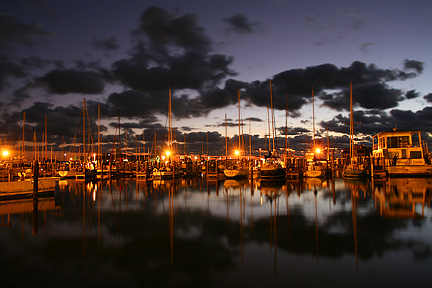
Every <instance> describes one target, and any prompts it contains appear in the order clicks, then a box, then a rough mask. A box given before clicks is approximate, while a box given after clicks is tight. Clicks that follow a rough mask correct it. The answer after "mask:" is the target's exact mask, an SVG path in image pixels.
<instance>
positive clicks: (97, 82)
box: [37, 69, 104, 94]
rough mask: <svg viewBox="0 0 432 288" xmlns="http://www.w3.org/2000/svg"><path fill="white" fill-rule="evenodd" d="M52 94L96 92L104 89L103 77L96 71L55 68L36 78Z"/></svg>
mask: <svg viewBox="0 0 432 288" xmlns="http://www.w3.org/2000/svg"><path fill="white" fill-rule="evenodd" d="M37 81H38V82H39V83H41V84H43V85H44V86H45V87H46V88H47V90H48V91H49V92H50V93H53V94H68V93H81V94H98V93H102V92H103V89H104V81H103V77H102V75H101V74H100V73H98V72H93V71H78V70H74V69H64V70H60V69H55V70H52V71H50V72H48V73H47V74H45V75H44V76H42V77H40V78H38V79H37Z"/></svg>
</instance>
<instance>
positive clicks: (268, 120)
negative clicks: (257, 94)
mask: <svg viewBox="0 0 432 288" xmlns="http://www.w3.org/2000/svg"><path fill="white" fill-rule="evenodd" d="M269 111H270V110H269V108H268V107H267V122H268V123H267V124H268V133H269V134H268V137H269V138H268V151H269V155H270V150H271V144H270V141H271V140H270V112H269ZM266 143H267V141H266Z"/></svg>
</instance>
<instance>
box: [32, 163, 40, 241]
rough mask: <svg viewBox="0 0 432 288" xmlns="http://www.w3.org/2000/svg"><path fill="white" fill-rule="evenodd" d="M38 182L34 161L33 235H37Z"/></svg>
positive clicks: (37, 168)
mask: <svg viewBox="0 0 432 288" xmlns="http://www.w3.org/2000/svg"><path fill="white" fill-rule="evenodd" d="M38 182H39V162H38V161H37V160H35V161H34V165H33V235H37V234H38V208H39V204H38Z"/></svg>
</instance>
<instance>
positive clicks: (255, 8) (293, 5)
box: [0, 0, 432, 154]
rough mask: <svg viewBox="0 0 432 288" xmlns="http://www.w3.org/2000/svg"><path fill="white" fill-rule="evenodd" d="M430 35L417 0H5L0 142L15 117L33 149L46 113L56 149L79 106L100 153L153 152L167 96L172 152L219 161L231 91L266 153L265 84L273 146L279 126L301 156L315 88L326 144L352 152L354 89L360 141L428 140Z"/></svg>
mask: <svg viewBox="0 0 432 288" xmlns="http://www.w3.org/2000/svg"><path fill="white" fill-rule="evenodd" d="M431 27H432V3H431V2H430V1H426V0H425V1H423V0H414V1H381V0H365V1H347V0H345V1H318V0H317V1H312V0H305V1H289V0H229V1H225V0H218V1H207V0H204V1H203V0H201V1H197V0H176V1H174V0H162V1H161V0H159V1H156V0H155V1H139V0H122V1H114V0H92V1H81V0H75V1H65V0H55V1H54V0H51V1H50V0H4V1H2V2H1V3H0V135H1V137H2V142H3V141H5V142H9V143H12V145H14V146H15V148H17V147H20V145H21V144H20V143H19V142H20V141H21V140H20V139H21V137H22V132H20V131H22V128H21V127H22V122H23V114H24V113H23V112H25V115H26V116H25V117H26V119H25V121H26V122H25V125H26V126H25V127H26V136H25V137H26V141H28V142H29V143H30V141H32V137H33V134H34V131H36V134H37V135H38V136H37V137H38V139H39V138H40V139H39V140H40V141H41V139H42V138H41V137H42V135H43V133H44V131H45V120H44V118H45V116H46V117H47V120H48V121H47V122H48V124H47V131H48V133H47V134H48V142H49V143H50V145H53V147H54V149H56V148H57V147H58V145H60V144H62V143H63V141H64V143H66V144H71V143H73V141H74V140H73V138H74V136H76V137H77V139H76V140H75V141H77V142H79V141H81V140H79V139H80V137H82V136H81V135H82V106H83V99H84V98H85V100H86V107H87V110H88V116H89V123H90V129H92V131H93V132H94V133H96V132H97V124H98V119H97V116H98V112H97V111H98V106H99V107H100V109H101V114H100V119H101V125H102V126H101V131H102V135H103V141H104V143H105V145H106V146H107V148H108V147H111V146H112V141H113V140H114V136H116V137H117V138H118V135H119V130H120V134H121V137H122V140H123V141H125V140H126V137H127V140H128V147H135V143H136V142H135V141H136V140H138V141H142V140H143V136H142V135H143V132H144V134H145V139H144V140H146V142H147V148H150V147H151V145H152V143H153V141H154V135H155V132H156V135H157V136H156V139H157V140H162V139H163V137H164V135H165V134H166V133H164V131H165V130H166V129H165V128H166V124H167V111H168V99H169V88H168V87H170V88H171V91H172V110H173V114H174V118H173V126H174V128H175V133H176V139H177V140H178V142H183V141H184V139H186V143H187V146H186V150H187V152H202V150H204V152H205V153H206V151H205V149H206V148H203V147H205V144H204V145H203V144H202V143H203V142H204V143H209V145H210V147H211V148H210V151H209V152H210V154H224V153H225V150H224V148H223V146H224V143H225V142H224V139H223V138H224V137H225V127H226V126H227V127H228V128H227V134H228V137H230V138H231V139H232V143H233V144H235V143H238V142H236V141H237V140H235V139H236V137H237V135H238V134H239V129H238V126H239V124H238V123H239V121H238V119H239V115H238V107H237V104H238V91H239V90H240V99H241V109H240V113H241V115H240V119H242V121H243V125H242V127H243V128H242V132H241V133H243V134H245V135H246V136H245V137H246V138H245V139H247V141H246V142H249V134H252V135H253V136H252V139H251V141H252V146H253V148H254V149H257V148H258V147H262V148H265V144H264V143H265V142H266V141H264V139H265V138H264V137H265V134H268V133H269V131H268V126H269V125H268V115H269V114H271V111H270V113H269V112H268V108H269V107H270V80H271V81H272V95H273V107H274V111H275V112H274V113H275V125H276V129H277V130H278V132H279V133H280V134H279V136H280V137H281V138H280V142H279V143H281V144H279V146H280V147H282V146H283V145H284V137H285V121H286V122H287V132H288V135H289V136H288V138H289V143H290V147H291V148H293V149H296V150H297V151H304V150H305V149H307V148H309V147H310V143H311V137H312V127H313V125H312V115H313V113H312V102H311V99H312V87H313V91H314V95H315V97H314V99H315V101H314V102H315V105H314V107H315V129H316V135H317V136H316V137H317V138H320V136H322V137H327V129H328V131H329V135H330V136H329V139H330V146H332V147H337V148H343V147H347V146H349V144H348V139H349V135H348V133H349V124H347V123H349V103H350V102H349V86H350V82H352V84H353V103H354V121H355V122H356V124H355V128H354V130H355V131H356V133H357V135H356V136H357V140H358V143H368V142H367V141H370V137H368V136H371V135H374V134H377V133H378V132H381V131H388V130H390V129H392V128H394V127H397V128H398V129H399V130H423V131H425V132H429V133H430V132H432V125H431V124H432V108H431V102H432V91H431V90H432V89H431V85H430V83H431V82H430V81H431V79H432V70H431V65H432V53H430V51H432V38H431V37H430V31H431ZM286 108H288V117H287V118H286ZM119 116H120V117H119ZM225 117H226V119H227V120H226V121H225ZM118 127H120V129H118ZM126 128H127V133H126ZM80 129H81V130H80ZM429 133H424V135H423V137H425V139H426V138H429ZM94 135H95V136H94V137H95V141H96V139H97V136H96V134H94ZM116 141H118V139H117V140H116ZM429 142H430V141H429ZM325 143H327V140H326V139H325ZM369 145H370V144H369ZM217 148H219V150H217ZM29 149H30V148H29ZM181 149H183V146H182V148H179V150H181Z"/></svg>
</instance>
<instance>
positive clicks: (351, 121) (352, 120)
mask: <svg viewBox="0 0 432 288" xmlns="http://www.w3.org/2000/svg"><path fill="white" fill-rule="evenodd" d="M353 118H354V115H353V107H352V82H350V159H351V158H352V157H353V149H354V147H353V145H354V119H353Z"/></svg>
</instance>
